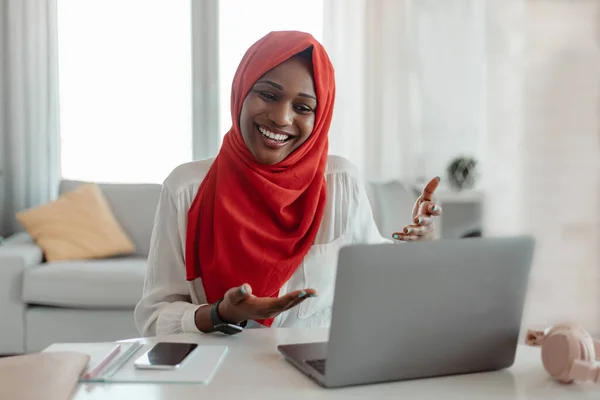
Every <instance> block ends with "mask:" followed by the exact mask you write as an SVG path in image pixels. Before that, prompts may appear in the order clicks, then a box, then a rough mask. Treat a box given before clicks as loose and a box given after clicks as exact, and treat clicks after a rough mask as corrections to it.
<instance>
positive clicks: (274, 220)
mask: <svg viewBox="0 0 600 400" xmlns="http://www.w3.org/2000/svg"><path fill="white" fill-rule="evenodd" d="M334 97H335V83H334V71H333V67H332V65H331V63H330V61H329V58H328V56H327V53H326V52H325V50H324V48H323V47H322V46H321V44H320V43H318V42H317V41H316V40H315V39H314V38H313V37H312V36H311V35H309V34H306V33H301V32H294V31H284V32H271V33H270V34H268V35H266V36H265V37H263V38H262V39H260V40H259V41H258V42H256V43H255V44H254V45H252V46H251V47H250V48H249V49H248V51H247V52H246V54H245V55H244V57H243V59H242V61H241V63H240V65H239V67H238V70H237V72H236V74H235V77H234V80H233V85H232V99H231V110H232V128H231V129H230V131H229V132H228V133H227V134H226V135H225V138H224V140H223V145H222V147H221V150H220V151H219V154H218V155H217V157H215V158H214V159H209V160H203V161H196V162H191V163H187V164H183V165H181V166H179V167H177V168H176V169H175V170H174V171H173V172H172V173H171V174H170V175H169V176H168V177H167V179H166V180H165V181H164V185H163V189H162V193H161V197H160V201H159V205H158V210H157V214H156V220H155V226H154V231H153V234H152V242H151V250H150V254H149V257H148V272H147V275H146V281H145V285H144V293H143V296H142V299H141V300H140V302H139V304H138V305H137V307H136V310H135V319H136V324H137V327H138V329H139V330H140V332H141V334H142V335H144V336H151V335H164V334H173V333H183V332H211V331H214V330H219V331H222V332H225V333H235V332H238V331H239V330H240V329H239V328H238V326H240V325H245V324H246V322H247V321H249V322H248V325H246V326H247V327H259V326H267V327H269V326H273V327H290V326H328V324H329V321H330V317H331V315H330V313H331V304H332V298H333V297H332V296H333V284H334V278H335V269H336V261H337V254H338V251H339V249H340V247H341V246H343V245H346V244H350V243H383V242H389V241H391V240H390V239H384V238H382V237H381V236H380V234H379V231H378V229H377V227H376V225H375V222H374V220H373V216H372V211H371V207H370V204H369V200H368V198H367V194H366V191H365V188H364V186H363V185H362V184H361V182H360V179H359V176H358V173H357V171H356V170H355V168H354V167H353V166H352V165H351V164H350V163H349V162H348V161H346V160H344V159H343V158H340V157H335V156H328V154H327V150H328V139H327V134H328V130H329V126H330V123H331V117H332V112H333V103H334ZM438 181H439V178H438V179H434V180H432V182H430V184H429V185H428V186H427V187H426V189H425V190H424V194H423V196H421V197H420V198H419V200H418V201H417V203H416V204H415V209H414V211H413V221H412V222H411V224H410V225H408V226H407V227H405V229H404V230H403V231H402V232H398V233H395V234H394V235H393V237H394V239H397V240H402V241H405V240H417V239H429V238H431V235H432V233H433V227H432V216H434V215H439V214H440V213H441V210H440V208H439V207H437V206H436V205H435V204H433V203H432V202H431V195H432V193H433V191H434V190H435V188H436V186H437V184H438Z"/></svg>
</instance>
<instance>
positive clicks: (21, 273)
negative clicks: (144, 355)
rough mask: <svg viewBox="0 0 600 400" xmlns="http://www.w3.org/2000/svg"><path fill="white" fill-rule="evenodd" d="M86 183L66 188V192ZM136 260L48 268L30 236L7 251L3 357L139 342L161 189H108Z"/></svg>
mask: <svg viewBox="0 0 600 400" xmlns="http://www.w3.org/2000/svg"><path fill="white" fill-rule="evenodd" d="M81 183H82V182H77V181H67V180H64V181H62V182H61V184H60V188H59V192H60V193H64V192H68V191H70V190H72V189H73V188H75V187H76V186H78V185H80V184H81ZM100 187H101V189H102V192H103V193H104V195H105V197H106V199H107V201H108V203H109V205H110V207H111V209H112V211H113V213H114V214H115V217H116V218H117V219H118V220H119V222H120V223H121V225H122V226H123V229H124V230H125V231H126V232H127V233H128V234H129V236H130V237H131V239H132V240H133V242H134V243H135V245H136V254H134V255H132V256H127V257H115V258H110V259H103V260H89V261H69V262H54V263H44V262H43V259H42V257H43V255H42V251H41V250H40V248H39V247H38V246H37V245H36V244H35V243H33V242H32V240H31V239H30V237H29V236H28V235H27V234H25V233H18V234H15V235H13V236H11V237H10V238H8V239H7V240H6V241H5V243H4V244H3V245H1V246H0V315H2V316H3V319H4V320H5V321H4V322H5V324H4V330H3V334H2V336H1V337H0V354H14V353H23V352H32V351H38V350H41V349H43V348H45V347H46V346H48V345H50V344H52V343H55V342H71V341H72V342H82V341H110V340H117V339H123V338H129V337H137V336H139V334H138V332H137V330H136V328H135V324H134V321H133V308H134V307H135V305H136V303H137V302H138V300H139V298H140V296H141V294H142V285H143V282H144V274H145V271H146V258H147V256H148V248H149V244H150V235H151V232H152V226H153V223H154V213H155V210H156V205H157V203H158V198H159V194H160V189H161V186H160V185H157V184H100Z"/></svg>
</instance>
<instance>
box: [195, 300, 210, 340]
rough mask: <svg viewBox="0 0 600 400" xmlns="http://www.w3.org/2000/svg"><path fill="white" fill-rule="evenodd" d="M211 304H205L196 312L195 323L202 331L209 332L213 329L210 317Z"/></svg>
mask: <svg viewBox="0 0 600 400" xmlns="http://www.w3.org/2000/svg"><path fill="white" fill-rule="evenodd" d="M211 307H212V305H211V304H204V305H202V306H200V307H198V308H197V309H196V312H195V313H194V323H195V324H196V328H198V330H199V331H200V332H204V333H208V332H211V331H212V329H213V324H212V321H211V319H210V309H211Z"/></svg>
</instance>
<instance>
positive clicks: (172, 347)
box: [135, 342, 198, 369]
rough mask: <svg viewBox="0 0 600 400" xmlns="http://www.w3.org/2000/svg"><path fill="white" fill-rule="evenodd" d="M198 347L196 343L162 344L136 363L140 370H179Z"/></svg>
mask: <svg viewBox="0 0 600 400" xmlns="http://www.w3.org/2000/svg"><path fill="white" fill-rule="evenodd" d="M196 347H198V345H197V344H196V343H174V342H160V343H157V344H155V345H154V346H153V347H152V348H151V349H150V350H148V351H147V352H146V353H144V354H143V355H142V356H140V358H138V359H137V360H136V361H135V366H136V367H138V368H150V369H152V368H157V369H158V368H177V367H178V366H179V364H181V363H182V362H183V360H185V358H186V357H187V356H188V355H189V354H190V353H191V352H192V351H194V349H195V348H196Z"/></svg>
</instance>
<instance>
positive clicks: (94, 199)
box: [17, 183, 135, 261]
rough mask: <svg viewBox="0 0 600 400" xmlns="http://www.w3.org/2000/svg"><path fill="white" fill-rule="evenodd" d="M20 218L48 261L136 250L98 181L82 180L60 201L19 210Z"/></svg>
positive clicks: (102, 256)
mask: <svg viewBox="0 0 600 400" xmlns="http://www.w3.org/2000/svg"><path fill="white" fill-rule="evenodd" d="M17 220H18V221H19V222H20V223H21V224H22V225H23V227H24V228H25V230H26V231H27V232H28V233H29V235H31V237H32V238H33V239H34V240H35V241H36V242H37V244H38V245H39V246H40V247H41V249H42V250H43V252H44V255H45V256H46V260H47V261H65V260H85V259H92V258H105V257H112V256H117V255H124V254H131V253H133V252H134V251H135V245H134V244H133V242H132V241H131V239H130V238H129V236H128V235H127V234H126V233H125V231H124V230H123V228H122V227H121V225H120V224H119V222H118V221H117V220H116V218H115V217H114V215H113V213H112V211H111V209H110V206H109V205H108V203H107V202H106V199H105V198H104V195H103V194H102V191H101V190H100V187H99V186H98V185H97V184H95V183H86V184H82V185H81V186H79V187H77V188H76V189H75V190H73V191H71V192H68V193H65V194H63V195H62V196H60V197H59V198H58V199H57V200H56V201H53V202H51V203H47V204H43V205H41V206H38V207H34V208H31V209H28V210H25V211H21V212H18V213H17Z"/></svg>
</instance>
